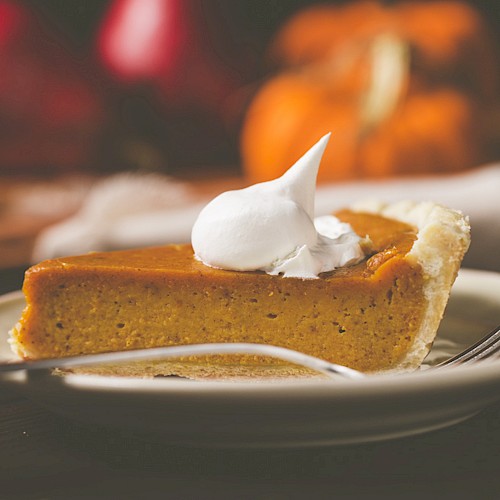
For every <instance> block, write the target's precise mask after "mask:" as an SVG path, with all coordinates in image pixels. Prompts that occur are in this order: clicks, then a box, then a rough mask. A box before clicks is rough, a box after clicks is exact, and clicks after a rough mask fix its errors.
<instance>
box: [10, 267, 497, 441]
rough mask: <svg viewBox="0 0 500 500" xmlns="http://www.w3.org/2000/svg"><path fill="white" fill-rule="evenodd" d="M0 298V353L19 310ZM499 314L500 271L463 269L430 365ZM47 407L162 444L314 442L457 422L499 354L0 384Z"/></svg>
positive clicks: (475, 405) (489, 377) (473, 407)
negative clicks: (353, 374)
mask: <svg viewBox="0 0 500 500" xmlns="http://www.w3.org/2000/svg"><path fill="white" fill-rule="evenodd" d="M23 303H24V302H23V298H22V295H21V294H20V293H14V294H9V295H6V296H4V297H2V298H0V335H2V337H0V357H3V359H6V358H8V357H12V355H10V354H9V349H8V345H7V331H8V329H9V328H10V327H11V326H12V325H13V324H14V323H15V322H16V320H17V319H18V317H19V314H20V311H21V309H22V307H23ZM499 319H500V274H497V273H489V272H481V271H472V270H463V271H461V273H460V275H459V277H458V279H457V282H456V283H455V286H454V288H453V292H452V296H451V299H450V303H449V305H448V308H447V312H446V315H445V318H444V320H443V322H442V325H441V328H440V331H439V335H438V340H437V342H436V344H435V347H434V348H433V351H432V353H431V358H430V364H432V363H433V362H435V359H436V358H437V357H439V356H441V355H442V354H443V351H444V350H446V349H447V350H448V352H449V354H452V353H453V352H456V351H458V350H460V349H461V348H462V347H463V346H465V345H468V344H470V343H472V342H474V341H475V340H477V339H478V338H479V337H480V336H481V335H482V334H484V333H486V332H487V331H489V330H490V329H492V328H493V327H494V326H496V324H497V323H498V322H499ZM0 387H1V389H2V391H3V390H8V389H10V390H16V391H21V392H22V393H23V394H24V395H26V396H27V397H30V398H32V399H34V400H36V401H38V402H40V403H42V404H44V405H45V406H47V407H49V408H51V409H52V410H53V411H55V412H57V413H60V414H64V415H67V416H70V417H72V418H77V419H79V420H82V421H84V422H86V423H97V424H104V425H112V426H114V427H118V428H122V429H124V430H125V431H126V432H133V433H135V434H136V433H138V434H145V435H148V436H149V437H151V436H153V437H154V438H155V439H164V440H166V441H167V442H169V443H176V444H188V445H197V446H213V447H221V446H233V447H234V446H238V447H240V446H253V447H280V446H281V447H283V446H318V445H336V444H346V443H360V442H368V441H375V440H382V439H389V438H394V437H400V436H407V435H412V434H418V433H422V432H426V431H429V430H433V429H439V428H441V427H445V426H448V425H451V424H454V423H456V422H460V421H461V420H464V419H466V418H468V417H470V416H471V415H474V414H475V413H477V412H478V411H480V410H481V409H482V408H484V407H486V406H487V405H488V404H491V403H493V402H494V401H497V400H499V399H500V360H495V361H493V360H488V361H484V362H481V363H477V364H475V365H471V366H463V367H453V368H441V369H436V370H433V369H430V370H429V369H427V370H426V369H424V370H420V371H418V372H415V373H410V374H405V375H391V376H389V375H385V376H382V375H378V376H373V377H369V378H368V379H367V380H360V381H357V380H339V381H330V380H310V381H305V380H302V381H286V382H264V383H262V382H259V383H252V382H193V381H185V380H182V379H171V378H156V379H133V378H118V377H100V376H95V375H74V374H73V375H66V376H64V377H61V376H53V375H51V374H50V373H49V372H43V373H37V374H30V375H27V374H24V373H17V374H15V375H12V376H9V378H4V379H3V380H0Z"/></svg>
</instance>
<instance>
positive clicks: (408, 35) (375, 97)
mask: <svg viewBox="0 0 500 500" xmlns="http://www.w3.org/2000/svg"><path fill="white" fill-rule="evenodd" d="M465 44H467V45H465ZM464 46H467V47H468V49H469V51H470V53H469V54H466V55H465V56H464V55H463V54H462V52H463V47H464ZM485 47H486V48H490V45H489V43H488V42H487V38H486V37H485V35H484V26H483V24H482V22H481V20H480V18H479V16H478V15H477V14H476V13H475V11H474V10H472V9H471V8H470V7H468V6H466V5H464V4H461V3H458V2H432V3H422V4H421V3H418V2H413V3H405V4H399V5H396V6H395V7H392V8H388V7H383V6H381V5H380V4H378V3H376V2H357V3H353V4H348V5H347V6H343V7H335V6H319V7H312V8H309V9H307V10H306V11H304V12H302V13H299V14H298V15H297V16H296V17H295V18H292V19H291V20H290V21H289V23H288V24H287V25H285V26H284V28H283V29H282V30H281V31H280V32H279V33H278V35H277V37H276V40H275V42H274V43H273V45H272V49H271V54H272V55H273V57H274V58H275V60H277V61H278V62H279V63H280V64H281V66H282V67H284V68H283V69H282V70H281V71H280V72H279V73H278V74H277V75H276V76H274V77H272V78H270V79H269V80H268V81H267V82H266V83H265V84H264V85H263V86H262V87H261V88H260V90H259V91H258V92H257V94H256V95H255V97H254V99H253V101H252V103H251V104H250V106H249V108H248V110H247V114H246V117H245V121H244V126H243V129H242V134H241V154H242V159H243V164H244V168H245V171H246V173H247V176H248V178H249V180H250V181H252V182H259V181H263V180H268V179H271V178H274V177H276V176H278V175H280V174H281V173H282V172H284V171H285V170H286V169H287V168H288V167H289V166H290V165H291V164H292V163H293V162H294V161H296V160H297V159H298V157H299V156H300V155H301V154H302V153H303V152H304V151H305V150H307V149H308V148H309V147H310V146H312V144H314V143H315V142H316V140H317V139H318V138H319V137H320V136H322V135H323V134H324V133H326V132H328V131H332V140H331V144H330V147H329V148H327V151H326V153H325V157H324V160H323V164H322V168H321V169H320V173H319V181H320V182H321V181H340V180H347V179H353V178H366V177H372V178H373V177H386V176H391V175H403V174H422V173H428V172H449V171H458V170H462V169H465V168H468V167H471V166H474V165H476V164H478V163H479V162H480V161H482V159H483V157H482V150H483V144H482V141H483V136H484V134H483V130H482V124H483V119H484V115H485V113H484V110H485V109H487V107H488V106H490V105H491V100H492V99H493V98H494V96H495V95H496V92H495V89H496V81H495V77H494V75H496V67H495V64H494V58H493V56H492V55H491V53H488V52H487V51H486V50H484V49H485ZM488 75H490V76H488Z"/></svg>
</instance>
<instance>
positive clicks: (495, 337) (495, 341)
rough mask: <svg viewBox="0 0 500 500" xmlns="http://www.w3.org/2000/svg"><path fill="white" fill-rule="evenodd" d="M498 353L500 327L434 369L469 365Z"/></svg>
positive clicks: (499, 349) (499, 350)
mask: <svg viewBox="0 0 500 500" xmlns="http://www.w3.org/2000/svg"><path fill="white" fill-rule="evenodd" d="M499 352H500V325H499V326H497V327H496V328H494V329H493V330H492V331H491V332H490V333H488V334H486V335H485V336H484V337H483V338H482V339H481V340H479V341H477V342H476V343H475V344H472V345H471V346H470V347H468V348H467V349H465V350H464V351H462V352H460V353H458V354H457V355H455V356H452V357H451V358H449V359H447V360H445V361H442V362H441V363H438V364H437V365H435V368H436V367H442V366H450V365H458V364H464V363H471V362H475V361H478V360H480V359H484V358H489V357H493V356H495V355H496V354H498V353H499Z"/></svg>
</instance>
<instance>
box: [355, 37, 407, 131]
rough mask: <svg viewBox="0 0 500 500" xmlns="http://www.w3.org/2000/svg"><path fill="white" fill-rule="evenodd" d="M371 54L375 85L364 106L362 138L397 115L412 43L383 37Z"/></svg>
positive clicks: (375, 40)
mask: <svg viewBox="0 0 500 500" xmlns="http://www.w3.org/2000/svg"><path fill="white" fill-rule="evenodd" d="M370 51H371V63H372V64H371V82H370V85H369V87H368V90H367V92H366V94H365V96H364V98H363V100H362V103H361V110H360V116H361V137H363V136H364V135H365V134H366V133H369V132H370V131H371V130H372V129H373V128H375V127H376V126H377V125H379V124H380V123H382V122H383V121H384V120H385V119H386V118H387V117H389V116H390V115H391V114H392V113H393V112H394V110H395V109H396V107H397V105H398V103H399V101H400V99H401V97H402V95H403V93H404V91H405V90H406V86H407V82H408V74H409V62H410V57H409V48H408V44H407V43H405V42H404V41H403V40H401V39H400V38H399V37H397V36H395V35H393V34H389V33H384V34H382V35H379V36H377V37H376V38H375V39H374V40H373V43H372V44H371V47H370Z"/></svg>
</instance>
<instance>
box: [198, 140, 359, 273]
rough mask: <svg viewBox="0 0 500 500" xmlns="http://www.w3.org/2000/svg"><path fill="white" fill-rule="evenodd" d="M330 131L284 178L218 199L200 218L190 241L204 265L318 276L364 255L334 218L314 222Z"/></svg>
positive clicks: (346, 227)
mask: <svg viewBox="0 0 500 500" xmlns="http://www.w3.org/2000/svg"><path fill="white" fill-rule="evenodd" d="M329 138H330V134H327V135H325V136H324V137H323V138H322V139H320V140H319V141H318V142H317V143H316V144H315V145H314V146H313V147H312V148H311V149H310V150H309V151H307V153H306V154H305V155H304V156H302V158H300V159H299V160H298V161H297V162H296V163H295V164H294V165H293V166H292V167H291V168H290V169H289V170H287V171H286V172H285V173H284V174H283V175H282V176H281V177H279V178H277V179H275V180H272V181H268V182H262V183H259V184H255V185H253V186H250V187H247V188H245V189H239V190H235V191H227V192H225V193H222V194H220V195H219V196H217V197H216V198H214V199H213V200H212V201H211V202H210V203H208V205H206V206H205V208H204V209H203V210H202V211H201V213H200V214H199V216H198V219H197V220H196V222H195V224H194V226H193V230H192V234H191V241H192V245H193V249H194V252H195V257H196V258H197V259H198V260H200V261H202V262H203V263H204V264H205V265H207V266H210V267H215V268H220V269H227V270H234V271H257V270H260V271H265V272H266V273H268V274H274V275H276V274H282V275H283V276H284V277H294V278H317V277H318V275H319V274H320V273H322V272H326V271H332V270H334V269H336V268H338V267H343V266H346V265H350V264H353V263H355V262H358V261H359V260H361V259H362V258H363V257H364V253H363V251H362V249H361V247H360V241H361V240H360V238H359V236H358V235H357V234H356V233H354V232H353V230H352V228H351V227H350V226H349V225H348V224H345V223H342V222H340V221H339V220H338V219H337V218H336V217H334V216H323V217H320V218H318V219H316V220H314V195H315V190H316V177H317V174H318V169H319V164H320V162H321V158H322V156H323V153H324V151H325V148H326V145H327V143H328V140H329Z"/></svg>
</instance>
